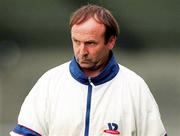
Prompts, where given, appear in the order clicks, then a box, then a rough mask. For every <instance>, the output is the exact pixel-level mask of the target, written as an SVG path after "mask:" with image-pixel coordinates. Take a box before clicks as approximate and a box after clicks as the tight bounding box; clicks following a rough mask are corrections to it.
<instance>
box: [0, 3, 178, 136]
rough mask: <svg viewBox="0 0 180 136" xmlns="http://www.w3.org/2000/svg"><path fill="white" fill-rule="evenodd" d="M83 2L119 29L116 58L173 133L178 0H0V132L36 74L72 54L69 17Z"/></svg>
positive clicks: (13, 116) (172, 134)
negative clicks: (104, 11) (107, 13)
mask: <svg viewBox="0 0 180 136" xmlns="http://www.w3.org/2000/svg"><path fill="white" fill-rule="evenodd" d="M87 3H94V4H99V5H102V6H104V7H106V8H108V9H109V10H111V11H112V14H113V15H114V16H115V18H116V19H117V21H118V23H119V25H120V30H121V33H120V36H119V38H118V42H117V44H116V47H115V49H114V52H115V55H116V57H117V59H118V62H119V63H121V64H122V65H125V66H126V67H128V68H130V69H131V70H133V71H135V72H136V73H137V74H139V75H140V76H142V77H143V78H144V80H145V81H146V82H147V84H148V85H149V87H150V89H151V91H152V93H153V95H154V97H155V99H156V101H157V103H158V105H159V108H160V112H161V116H162V120H163V123H164V125H165V127H166V129H167V131H168V133H169V135H170V136H177V135H179V134H180V129H179V128H180V108H179V104H180V8H179V5H180V1H178V0H151V1H144V0H138V1H134V0H111V1H110V0H96V1H95V0H89V1H88V0H78V1H74V0H0V135H2V136H5V135H8V133H9V131H10V130H11V129H12V128H13V127H14V126H15V124H16V122H17V116H18V113H19V110H20V107H21V104H22V102H23V101H24V98H25V96H26V95H27V94H28V92H29V91H30V89H31V88H32V87H33V85H34V84H35V83H36V81H37V80H38V78H39V77H40V76H41V75H42V74H43V73H44V72H45V71H47V70H48V69H50V68H52V67H55V66H57V65H59V64H62V63H64V62H66V61H68V60H70V59H71V58H72V56H73V52H72V47H71V39H70V33H69V32H70V30H69V26H68V23H69V17H70V15H71V13H72V12H73V11H74V10H75V9H77V8H79V7H80V6H82V5H83V4H87Z"/></svg>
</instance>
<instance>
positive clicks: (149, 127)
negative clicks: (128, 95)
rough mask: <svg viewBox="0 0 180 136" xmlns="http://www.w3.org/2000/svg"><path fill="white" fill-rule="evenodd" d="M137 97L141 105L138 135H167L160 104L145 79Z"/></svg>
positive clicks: (138, 113)
mask: <svg viewBox="0 0 180 136" xmlns="http://www.w3.org/2000/svg"><path fill="white" fill-rule="evenodd" d="M137 98H138V99H139V100H138V105H139V106H140V107H139V108H138V112H137V115H138V117H137V118H138V119H137V126H138V131H137V133H138V136H167V134H166V131H165V128H164V126H163V123H162V120H161V116H160V112H159V108H158V105H157V103H156V101H155V99H154V97H153V95H152V94H151V92H150V90H149V88H148V86H147V84H146V83H145V82H144V80H143V79H142V80H141V83H140V86H139V96H138V97H137Z"/></svg>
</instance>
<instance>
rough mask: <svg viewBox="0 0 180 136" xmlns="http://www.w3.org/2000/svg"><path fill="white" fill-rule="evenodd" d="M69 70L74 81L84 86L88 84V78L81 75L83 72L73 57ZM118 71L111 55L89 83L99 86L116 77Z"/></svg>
mask: <svg viewBox="0 0 180 136" xmlns="http://www.w3.org/2000/svg"><path fill="white" fill-rule="evenodd" d="M69 70H70V73H71V75H72V77H73V78H74V79H76V80H77V81H78V82H80V83H82V84H85V85H88V84H89V83H90V82H89V77H87V76H86V75H85V74H84V73H83V71H82V70H81V69H80V68H79V65H78V63H77V62H76V59H75V57H74V58H73V59H72V60H71V62H70V65H69ZM118 71H119V65H118V64H117V62H116V60H115V57H114V55H113V54H112V55H111V56H110V59H109V62H108V64H107V66H106V67H105V68H104V70H103V71H102V72H101V73H100V74H99V75H98V76H96V77H92V78H90V80H91V83H93V84H94V85H100V84H103V83H105V82H108V81H110V80H111V79H113V78H114V77H115V76H116V74H117V73H118Z"/></svg>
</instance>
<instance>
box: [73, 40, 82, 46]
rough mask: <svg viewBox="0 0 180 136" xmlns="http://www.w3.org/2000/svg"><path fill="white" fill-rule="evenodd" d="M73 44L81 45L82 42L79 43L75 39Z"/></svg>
mask: <svg viewBox="0 0 180 136" xmlns="http://www.w3.org/2000/svg"><path fill="white" fill-rule="evenodd" d="M73 42H74V43H75V44H76V45H80V44H81V42H80V41H78V40H76V39H73Z"/></svg>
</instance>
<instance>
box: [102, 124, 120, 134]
mask: <svg viewBox="0 0 180 136" xmlns="http://www.w3.org/2000/svg"><path fill="white" fill-rule="evenodd" d="M108 128H109V129H106V130H104V132H105V133H108V134H113V135H119V134H120V132H119V131H118V125H117V124H116V123H108Z"/></svg>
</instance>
